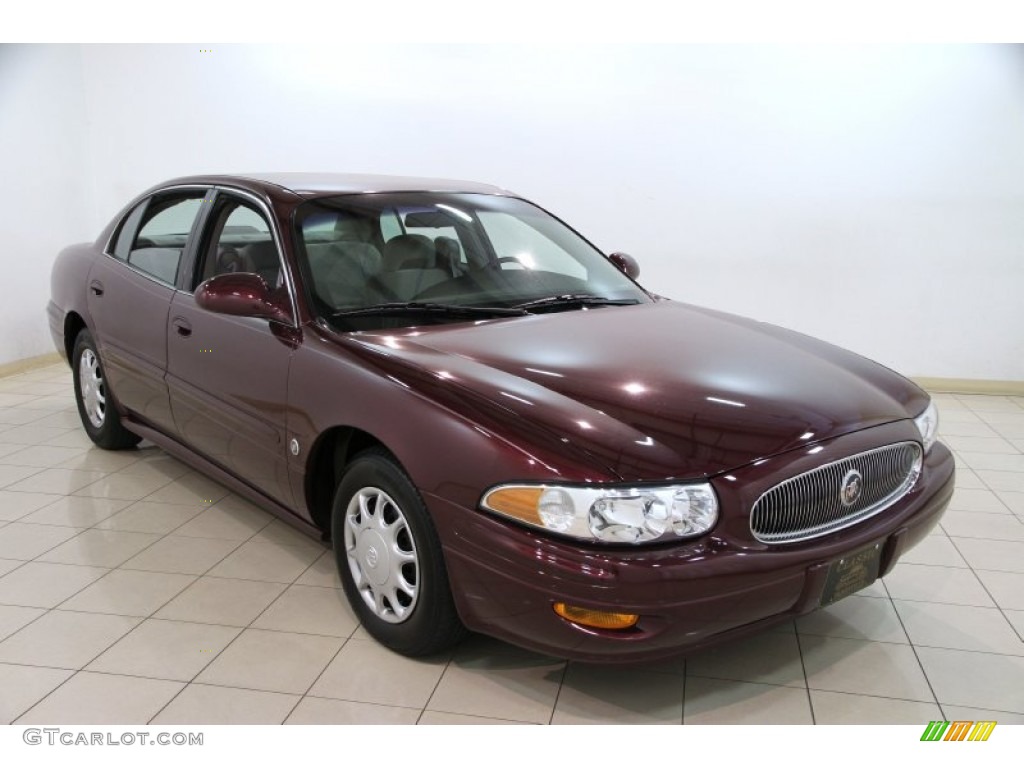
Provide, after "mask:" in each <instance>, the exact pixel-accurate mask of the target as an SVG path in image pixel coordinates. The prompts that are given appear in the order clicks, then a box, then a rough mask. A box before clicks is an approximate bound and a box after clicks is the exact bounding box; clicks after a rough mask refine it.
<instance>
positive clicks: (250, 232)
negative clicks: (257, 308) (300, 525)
mask: <svg viewBox="0 0 1024 768" xmlns="http://www.w3.org/2000/svg"><path fill="white" fill-rule="evenodd" d="M198 243H199V244H198V247H197V249H196V252H195V260H194V266H192V267H191V273H190V274H189V275H186V276H185V277H184V279H183V280H182V281H181V286H182V290H181V291H180V292H179V293H177V294H176V295H175V296H174V298H173V300H172V302H171V311H170V315H169V317H168V318H167V323H166V325H165V332H166V335H167V349H168V364H167V385H168V389H169V392H170V400H171V408H172V410H173V413H174V420H175V423H176V424H177V428H178V431H179V433H180V434H181V435H182V438H183V439H184V441H185V442H186V443H188V444H189V445H190V446H191V447H192V448H194V449H195V450H196V451H198V452H199V453H201V454H203V455H204V456H205V457H206V458H207V459H209V460H210V461H213V462H214V463H216V464H218V465H219V466H221V467H222V468H224V469H226V470H228V471H229V472H231V473H232V474H234V475H236V476H238V477H240V478H241V479H243V480H245V481H246V482H248V483H249V484H250V485H252V486H254V487H255V488H258V489H259V490H260V491H262V492H263V493H265V494H266V495H267V496H270V497H271V498H272V499H274V500H276V501H278V502H279V503H282V504H285V505H286V506H290V505H291V490H290V485H289V481H288V473H287V452H286V448H285V422H286V416H287V411H286V403H287V395H288V386H287V384H288V366H289V363H290V361H291V355H292V352H293V350H294V349H295V346H296V345H297V344H298V343H299V340H300V338H301V336H300V331H299V329H298V327H297V326H296V324H295V323H294V320H293V318H294V317H295V314H294V304H293V301H292V296H291V293H290V289H289V287H288V281H287V279H286V275H285V272H284V265H283V262H282V260H281V253H280V247H279V245H280V243H279V240H278V235H277V233H276V231H275V228H274V227H273V226H272V217H271V215H270V212H269V211H268V210H266V209H265V208H264V207H263V204H262V203H261V202H260V201H258V200H256V199H254V198H250V197H248V196H247V195H244V194H243V193H234V192H231V191H225V190H218V192H217V194H216V197H215V198H214V200H213V202H212V204H211V205H210V207H209V210H208V211H207V215H206V219H205V224H204V227H203V232H202V235H201V237H199V238H198ZM227 272H254V273H256V274H258V275H260V276H261V277H263V279H264V280H266V282H267V284H268V285H269V286H270V288H271V289H273V290H274V299H275V301H276V303H277V304H278V306H279V307H280V308H281V309H282V310H283V311H284V313H285V315H286V316H287V317H288V318H292V321H291V322H277V321H269V320H265V319H260V318H251V317H235V316H229V315H222V314H217V313H215V312H209V311H207V310H205V309H203V308H201V307H200V306H199V305H198V304H196V301H195V297H194V291H195V288H196V287H197V286H198V285H199V284H200V283H202V282H203V281H205V280H208V279H209V278H211V277H214V276H215V275H220V274H224V273H227Z"/></svg>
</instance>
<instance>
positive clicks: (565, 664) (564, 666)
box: [438, 659, 572, 725]
mask: <svg viewBox="0 0 1024 768" xmlns="http://www.w3.org/2000/svg"><path fill="white" fill-rule="evenodd" d="M570 664H572V662H571V661H569V660H568V659H563V660H562V674H561V675H559V677H558V689H557V690H556V691H555V700H554V701H553V702H551V714H550V715H548V722H547V725H552V724H553V723H554V719H555V712H557V711H558V700H559V699H560V698H562V686H564V685H565V677H566V675H568V674H569V665H570ZM438 682H440V681H438Z"/></svg>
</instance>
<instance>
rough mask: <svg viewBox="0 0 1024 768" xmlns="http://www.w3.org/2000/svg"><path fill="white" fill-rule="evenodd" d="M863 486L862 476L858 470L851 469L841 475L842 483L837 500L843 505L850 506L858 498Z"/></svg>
mask: <svg viewBox="0 0 1024 768" xmlns="http://www.w3.org/2000/svg"><path fill="white" fill-rule="evenodd" d="M863 488H864V478H862V477H861V476H860V472H858V471H857V470H856V469H851V470H850V471H849V472H847V473H846V475H844V476H843V483H842V485H841V486H840V488H839V500H840V501H841V502H843V506H844V507H852V506H853V505H854V504H856V503H857V499H859V498H860V492H861V490H862V489H863Z"/></svg>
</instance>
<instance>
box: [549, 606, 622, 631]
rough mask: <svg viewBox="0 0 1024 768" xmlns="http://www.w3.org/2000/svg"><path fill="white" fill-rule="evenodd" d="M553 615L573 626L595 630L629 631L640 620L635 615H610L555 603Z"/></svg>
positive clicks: (610, 613) (608, 612)
mask: <svg viewBox="0 0 1024 768" xmlns="http://www.w3.org/2000/svg"><path fill="white" fill-rule="evenodd" d="M555 613H557V614H558V615H559V616H561V617H562V618H563V619H567V620H568V621H571V622H573V623H575V624H583V625H584V626H586V627H596V628H597V629H629V628H630V627H632V626H633V625H634V624H636V622H637V620H638V619H639V618H640V616H639V614H636V613H612V612H610V611H595V610H592V609H590V608H580V607H579V606H578V605H566V604H565V603H555Z"/></svg>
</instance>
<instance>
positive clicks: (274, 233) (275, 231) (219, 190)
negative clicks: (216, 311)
mask: <svg viewBox="0 0 1024 768" xmlns="http://www.w3.org/2000/svg"><path fill="white" fill-rule="evenodd" d="M211 191H213V192H215V193H216V195H217V198H219V197H220V195H221V194H224V195H226V196H231V195H234V196H236V197H239V198H243V199H245V200H247V201H251V202H252V203H253V204H255V206H256V208H257V209H258V210H259V212H260V214H261V215H262V216H263V217H264V218H265V219H266V220H267V223H268V224H269V225H270V236H271V238H272V240H273V241H274V246H275V247H276V248H277V260H278V262H280V264H281V273H282V274H283V275H284V284H285V286H286V287H287V289H288V301H289V302H290V303H291V306H292V321H291V323H286V322H284V321H283V320H278V321H276V322H279V323H281V324H282V325H286V326H288V327H290V328H295V329H298V328H299V327H300V323H299V307H298V302H296V300H295V284H294V281H293V280H292V273H291V270H289V269H288V260H287V259H285V257H284V247H283V240H282V239H281V232H280V229H279V228H278V226H277V217H276V216H274V214H273V212H272V211H271V210H270V208H269V206H268V205H267V204H266V202H265V201H263V200H262V199H261V198H260V197H259V196H258V195H255V194H253V193H252V192H249V191H248V190H245V189H239V188H238V187H229V186H227V185H224V184H215V185H213V186H212V187H211ZM217 198H214V202H216V200H217ZM209 207H210V208H213V207H214V206H213V205H211V206H209ZM208 219H209V217H208V216H204V217H203V222H202V230H201V231H200V232H198V233H193V235H192V236H190V239H192V238H193V237H194V235H196V234H198V235H199V237H198V238H194V243H193V250H194V251H196V252H195V253H194V255H193V260H192V263H191V264H190V265H189V266H190V268H191V269H192V270H193V271H194V270H195V267H196V264H197V262H198V259H199V257H200V256H201V255H202V254H200V253H198V249H199V245H200V241H201V240H202V235H205V234H206V228H207V226H208V225H209V221H208ZM190 277H191V276H190ZM178 290H180V291H181V292H182V293H186V294H188V295H190V296H191V295H194V293H195V291H194V289H185V288H179V289H178Z"/></svg>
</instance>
